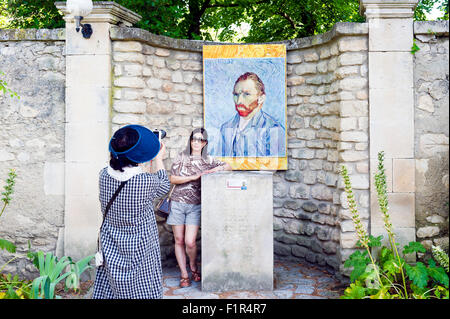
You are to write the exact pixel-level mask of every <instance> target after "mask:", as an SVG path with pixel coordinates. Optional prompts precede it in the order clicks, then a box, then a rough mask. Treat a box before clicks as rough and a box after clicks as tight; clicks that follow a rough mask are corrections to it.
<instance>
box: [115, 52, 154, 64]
mask: <svg viewBox="0 0 450 319" xmlns="http://www.w3.org/2000/svg"><path fill="white" fill-rule="evenodd" d="M112 57H113V61H114V62H127V63H131V62H135V63H140V64H144V63H145V60H146V59H145V56H144V55H143V54H142V53H138V52H114V53H113V56H112ZM149 60H150V61H153V59H149V58H147V63H148V62H149ZM148 64H149V63H148Z"/></svg>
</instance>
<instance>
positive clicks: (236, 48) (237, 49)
mask: <svg viewBox="0 0 450 319" xmlns="http://www.w3.org/2000/svg"><path fill="white" fill-rule="evenodd" d="M285 57H286V46H285V45H284V44H248V45H205V46H203V59H226V58H230V59H231V58H285Z"/></svg>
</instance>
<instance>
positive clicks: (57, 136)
mask: <svg viewBox="0 0 450 319" xmlns="http://www.w3.org/2000/svg"><path fill="white" fill-rule="evenodd" d="M64 50H65V41H64V30H0V70H1V71H3V72H4V73H5V75H2V76H1V78H2V79H3V80H5V81H6V82H7V83H8V87H9V88H10V89H11V90H13V91H16V92H17V93H18V95H19V96H20V99H17V98H11V97H10V96H9V95H2V94H1V93H0V110H1V112H0V128H1V129H0V188H1V189H2V192H3V186H4V184H5V180H6V178H7V174H8V172H9V170H10V169H11V168H15V169H16V173H17V178H16V185H15V192H14V194H13V195H12V200H11V203H10V204H9V206H8V207H7V208H6V210H5V212H4V214H3V215H2V217H1V218H0V237H1V238H5V239H8V240H11V241H13V242H14V243H15V244H16V245H17V254H16V255H17V256H24V254H25V252H26V251H27V250H28V240H29V241H30V243H31V247H32V249H34V250H44V251H53V252H54V251H55V250H57V249H58V248H59V247H58V238H60V237H61V235H60V234H61V231H62V229H63V227H64V87H65V57H64ZM2 197H3V196H2ZM1 204H2V207H3V202H1ZM9 258H11V255H9V254H8V255H5V254H3V253H0V265H3V264H4V263H5V262H6V261H7V260H9ZM16 267H17V268H16ZM32 268H33V267H31V265H30V263H29V261H27V260H26V258H22V257H20V258H18V259H16V260H15V262H13V263H11V264H9V265H8V266H6V268H5V271H6V272H9V271H11V272H13V271H15V269H18V270H20V271H21V272H19V275H24V274H26V272H27V271H28V270H31V269H32Z"/></svg>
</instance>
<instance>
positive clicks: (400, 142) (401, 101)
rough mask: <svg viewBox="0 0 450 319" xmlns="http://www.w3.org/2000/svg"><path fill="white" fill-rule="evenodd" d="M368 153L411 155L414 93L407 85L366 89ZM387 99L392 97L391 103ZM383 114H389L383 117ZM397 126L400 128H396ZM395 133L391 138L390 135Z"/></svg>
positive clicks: (411, 156)
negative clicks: (368, 123)
mask: <svg viewBox="0 0 450 319" xmlns="http://www.w3.org/2000/svg"><path fill="white" fill-rule="evenodd" d="M369 100H370V116H369V118H370V125H369V130H370V157H371V158H376V157H377V154H378V152H379V151H384V152H385V154H386V157H390V158H413V157H414V96H413V91H412V89H411V88H406V87H404V88H401V87H392V88H390V89H370V90H369ZM391 101H396V103H395V107H392V103H391ZM386 114H389V116H388V117H386ZM399 127H401V128H402V129H401V130H399ZM392 136H395V138H392Z"/></svg>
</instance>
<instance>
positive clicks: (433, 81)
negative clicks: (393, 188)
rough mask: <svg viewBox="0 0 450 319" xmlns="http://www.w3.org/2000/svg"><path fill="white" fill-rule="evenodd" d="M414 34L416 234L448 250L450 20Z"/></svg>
mask: <svg viewBox="0 0 450 319" xmlns="http://www.w3.org/2000/svg"><path fill="white" fill-rule="evenodd" d="M414 33H415V40H416V45H417V46H418V47H419V51H417V52H416V53H415V55H414V86H415V88H416V90H415V158H416V176H415V178H416V181H415V182H416V189H418V190H420V191H419V192H417V193H416V229H417V232H416V236H417V240H418V241H421V242H422V244H424V246H425V247H427V248H428V249H430V248H431V245H432V244H433V245H441V246H442V247H443V248H445V249H447V250H448V224H449V206H448V203H449V195H448V191H449V181H448V176H449V171H448V165H449V162H448V153H449V109H448V108H449V64H448V58H449V54H448V50H449V43H448V21H440V22H416V23H415V25H414Z"/></svg>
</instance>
